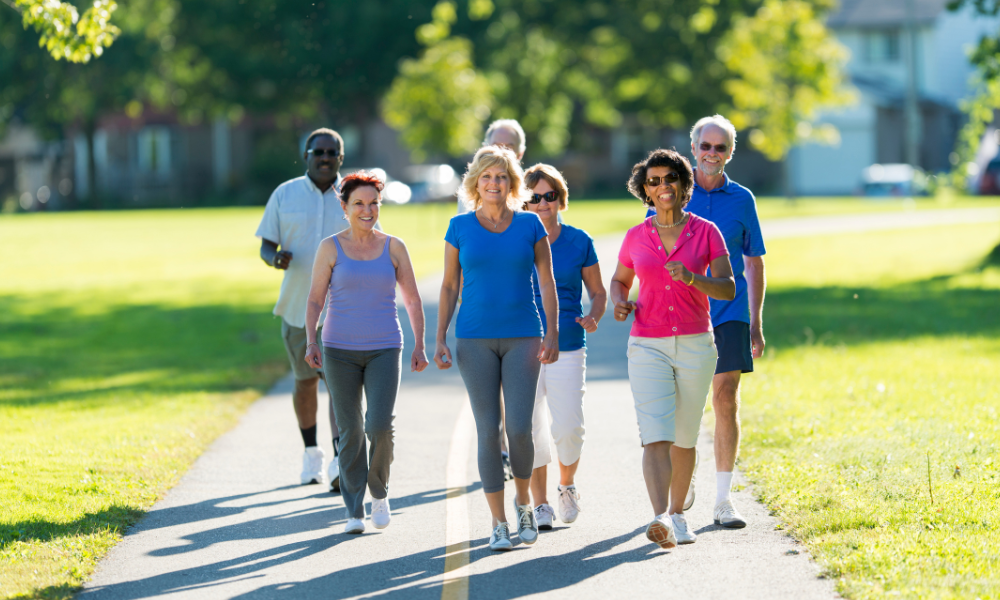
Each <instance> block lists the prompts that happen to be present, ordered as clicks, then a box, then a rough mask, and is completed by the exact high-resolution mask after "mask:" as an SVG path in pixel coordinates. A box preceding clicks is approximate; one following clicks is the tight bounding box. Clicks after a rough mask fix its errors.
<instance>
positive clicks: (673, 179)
mask: <svg viewBox="0 0 1000 600" xmlns="http://www.w3.org/2000/svg"><path fill="white" fill-rule="evenodd" d="M680 179H681V176H680V175H678V174H677V173H674V172H670V173H667V174H666V175H664V176H663V177H647V178H646V185H648V186H649V187H656V186H658V185H660V182H661V181H662V182H663V183H677V182H678V181H680Z"/></svg>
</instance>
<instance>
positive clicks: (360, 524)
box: [344, 519, 365, 533]
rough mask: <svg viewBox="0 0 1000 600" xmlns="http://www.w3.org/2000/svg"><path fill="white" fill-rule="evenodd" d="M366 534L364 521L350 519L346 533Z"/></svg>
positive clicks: (345, 527)
mask: <svg viewBox="0 0 1000 600" xmlns="http://www.w3.org/2000/svg"><path fill="white" fill-rule="evenodd" d="M364 532H365V520H364V519H348V520H347V524H346V525H344V533H364Z"/></svg>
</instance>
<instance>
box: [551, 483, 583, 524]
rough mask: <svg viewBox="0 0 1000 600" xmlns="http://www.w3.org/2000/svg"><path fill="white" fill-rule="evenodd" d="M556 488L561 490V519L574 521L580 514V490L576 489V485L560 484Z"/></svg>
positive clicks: (569, 521) (566, 521)
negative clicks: (564, 485)
mask: <svg viewBox="0 0 1000 600" xmlns="http://www.w3.org/2000/svg"><path fill="white" fill-rule="evenodd" d="M556 489H557V490H558V491H559V520H560V521H562V522H563V523H572V522H573V521H575V520H576V518H577V517H578V516H580V492H578V491H576V486H575V485H569V486H566V487H563V486H561V485H560V486H559V487H557V488H556Z"/></svg>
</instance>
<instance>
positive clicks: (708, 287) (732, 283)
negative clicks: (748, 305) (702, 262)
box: [664, 256, 736, 300]
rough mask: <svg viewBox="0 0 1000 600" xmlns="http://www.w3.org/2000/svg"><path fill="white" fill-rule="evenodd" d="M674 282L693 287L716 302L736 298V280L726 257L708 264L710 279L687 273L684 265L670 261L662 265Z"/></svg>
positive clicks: (676, 261) (677, 261)
mask: <svg viewBox="0 0 1000 600" xmlns="http://www.w3.org/2000/svg"><path fill="white" fill-rule="evenodd" d="M664 266H665V267H666V268H667V270H668V271H669V272H670V277H671V278H672V279H673V280H674V281H679V282H680V283H683V284H684V285H690V286H694V288H695V289H697V290H698V291H699V292H701V293H703V294H705V295H706V296H708V297H709V298H715V299H716V300H732V299H733V298H735V297H736V280H735V279H734V278H733V266H732V265H731V264H729V257H728V256H720V257H718V258H716V259H715V260H713V261H712V262H711V263H709V266H710V267H711V268H712V275H713V276H712V277H708V276H707V275H696V274H695V273H692V272H691V271H688V269H687V267H685V266H684V263H682V262H680V261H679V260H672V261H670V262H668V263H667V264H666V265H664Z"/></svg>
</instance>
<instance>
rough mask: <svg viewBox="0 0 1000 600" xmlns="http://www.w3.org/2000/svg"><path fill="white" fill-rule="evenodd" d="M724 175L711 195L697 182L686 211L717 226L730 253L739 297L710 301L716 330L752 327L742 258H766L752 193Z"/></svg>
mask: <svg viewBox="0 0 1000 600" xmlns="http://www.w3.org/2000/svg"><path fill="white" fill-rule="evenodd" d="M722 175H723V177H724V178H725V183H724V184H723V185H722V187H720V188H716V189H714V190H711V191H705V190H704V189H703V188H702V187H701V186H700V185H698V182H697V180H695V184H694V191H693V192H692V193H691V201H690V202H688V205H687V206H685V207H684V210H687V211H690V212H692V213H694V214H696V215H698V216H699V217H701V218H703V219H708V220H709V221H711V222H713V223H715V225H716V227H718V228H719V231H721V232H722V237H723V238H725V240H726V248H728V249H729V262H730V264H732V266H733V275H734V276H735V278H736V297H735V298H733V299H732V300H715V299H713V298H709V302H710V304H711V307H712V325H713V326H714V327H718V326H719V325H722V324H723V323H726V322H728V321H743V322H744V323H748V324H749V323H750V299H749V297H748V296H747V280H746V278H745V277H744V276H743V257H744V256H764V254H766V251H765V250H764V238H763V236H761V233H760V221H759V220H758V219H757V200H756V199H755V198H754V196H753V193H752V192H751V191H750V190H748V189H747V188H745V187H743V186H742V185H740V184H738V183H736V182H735V181H733V180H731V179H729V175H726V174H725V173H723V174H722ZM654 214H656V210H654V209H653V208H650V209H649V210H648V211H647V212H646V216H647V217H648V216H650V215H654ZM709 276H711V269H709Z"/></svg>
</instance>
